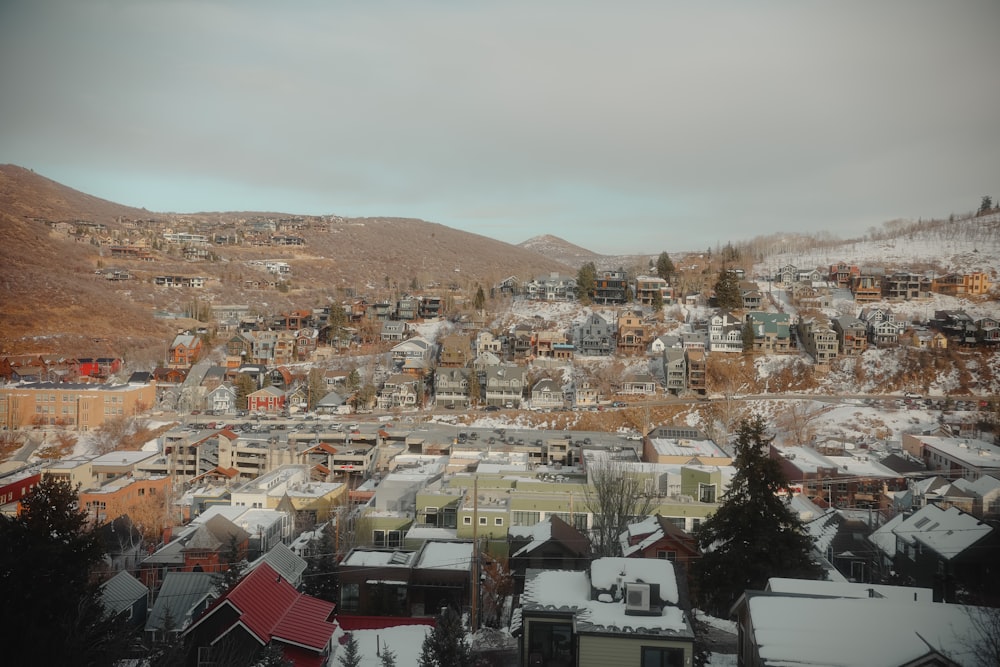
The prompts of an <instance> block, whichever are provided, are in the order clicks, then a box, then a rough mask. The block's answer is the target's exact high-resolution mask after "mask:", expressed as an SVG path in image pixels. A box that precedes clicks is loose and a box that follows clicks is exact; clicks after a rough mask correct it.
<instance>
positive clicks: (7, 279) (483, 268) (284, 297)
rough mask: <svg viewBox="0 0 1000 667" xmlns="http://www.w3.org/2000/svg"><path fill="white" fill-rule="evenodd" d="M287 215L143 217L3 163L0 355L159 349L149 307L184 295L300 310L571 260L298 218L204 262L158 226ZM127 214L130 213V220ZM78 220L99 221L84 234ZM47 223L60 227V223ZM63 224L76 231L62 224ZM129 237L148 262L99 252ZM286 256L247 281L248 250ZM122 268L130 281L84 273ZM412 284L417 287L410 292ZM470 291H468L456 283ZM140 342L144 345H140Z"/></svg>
mask: <svg viewBox="0 0 1000 667" xmlns="http://www.w3.org/2000/svg"><path fill="white" fill-rule="evenodd" d="M282 217H285V218H288V217H291V216H289V215H287V214H273V213H198V214H190V215H180V214H169V213H168V214H162V213H151V212H149V211H146V210H143V209H135V208H130V207H126V206H120V205H118V204H115V203H113V202H108V201H105V200H102V199H98V198H96V197H92V196H90V195H87V194H84V193H81V192H78V191H76V190H73V189H71V188H68V187H65V186H62V185H60V184H58V183H56V182H55V181H52V180H49V179H47V178H44V177H42V176H39V175H38V174H35V173H34V172H31V171H29V170H26V169H23V168H20V167H16V166H12V165H2V166H0V225H2V228H3V230H4V243H3V244H2V247H0V261H2V266H3V269H2V270H0V286H2V295H3V296H2V301H0V315H2V317H0V351H3V352H51V353H64V354H74V355H84V354H98V353H99V354H106V353H109V352H112V351H114V352H117V353H121V354H126V355H129V354H133V355H135V356H142V354H144V353H147V352H148V351H149V350H155V351H157V352H158V353H159V356H162V350H163V347H164V339H165V338H169V337H170V335H171V334H172V333H173V331H174V330H173V328H172V327H171V326H170V325H168V324H166V323H165V322H164V320H158V319H154V317H153V313H154V311H157V310H166V311H170V312H184V311H187V310H191V309H192V306H194V305H207V304H210V303H217V304H222V303H247V304H251V305H252V306H253V307H254V308H255V309H256V310H257V311H258V312H259V313H260V314H262V315H271V314H276V313H278V312H280V311H282V310H289V309H293V308H311V307H314V306H317V305H321V304H323V303H327V302H329V301H331V300H333V301H338V302H339V301H342V300H344V299H345V298H348V297H349V295H351V294H356V295H367V296H369V297H370V298H395V297H396V296H398V295H400V294H402V293H404V292H411V291H412V292H417V293H437V294H442V295H445V294H452V295H455V296H461V295H462V294H463V292H465V291H466V290H473V291H474V290H475V288H476V286H478V285H482V286H483V288H484V289H485V290H486V291H487V292H488V290H489V287H490V286H491V285H493V284H494V283H496V282H497V281H499V280H501V279H503V278H505V277H507V276H510V275H516V276H518V277H519V278H521V279H527V278H531V277H533V276H536V275H539V274H543V273H547V272H549V271H561V272H564V273H565V272H570V271H573V269H571V268H570V267H567V266H565V265H564V264H562V263H560V262H558V261H556V260H554V259H552V258H550V257H546V256H543V255H540V254H538V253H535V252H531V251H529V250H524V249H521V248H518V247H516V246H513V245H509V244H506V243H502V242H500V241H496V240H494V239H489V238H486V237H483V236H479V235H477V234H471V233H468V232H462V231H458V230H455V229H451V228H449V227H445V226H443V225H439V224H434V223H430V222H425V221H423V220H411V219H398V218H362V219H350V218H346V219H345V218H334V217H323V218H320V217H301V218H299V219H301V220H303V221H304V226H303V228H301V229H295V230H293V231H289V232H287V233H289V234H294V235H297V236H301V237H303V238H304V239H305V245H304V246H282V247H274V246H271V247H253V246H249V245H242V244H241V245H214V246H212V247H211V248H210V251H211V252H210V255H209V257H208V258H207V259H206V260H201V261H187V260H185V259H184V258H183V256H182V254H181V253H182V251H181V249H180V248H179V247H178V246H171V245H169V244H166V243H165V242H163V236H162V235H163V232H165V231H175V232H176V231H187V232H194V233H199V234H206V235H208V236H212V235H213V234H215V233H229V232H232V231H233V230H240V229H242V228H241V227H240V225H241V224H243V223H245V222H246V221H247V220H253V219H263V218H282ZM131 221H141V224H139V225H135V224H132V222H131ZM80 222H84V223H97V224H100V225H104V228H103V229H98V230H97V231H94V232H89V233H87V234H85V235H81V234H80V232H79V229H80V227H81V226H80V225H79V223H80ZM54 223H71V225H64V226H60V225H57V224H54ZM68 228H75V229H70V230H68ZM126 240H130V241H133V242H135V241H139V242H144V243H146V244H147V247H149V248H150V249H151V254H152V255H153V258H154V261H151V262H146V261H139V260H137V259H131V260H123V259H112V258H111V257H110V249H109V247H110V245H112V244H114V243H120V242H123V241H126ZM263 259H276V260H281V261H286V262H288V263H289V265H290V266H291V268H292V273H291V276H290V278H289V281H288V284H287V287H288V289H282V290H281V291H279V290H275V289H273V288H272V289H246V288H245V284H246V281H248V280H250V279H258V278H259V279H261V280H265V281H266V280H267V279H268V276H267V274H266V273H265V272H264V271H263V270H262V269H261V268H260V267H259V266H255V265H253V264H251V262H252V261H253V260H263ZM109 267H114V268H121V269H124V270H127V271H129V272H131V273H132V275H133V276H134V279H133V280H127V281H120V282H119V281H109V280H105V279H104V278H103V277H101V276H98V275H96V274H95V271H96V270H98V269H101V268H109ZM158 275H181V276H201V277H204V278H205V279H206V287H205V288H204V289H188V288H165V287H160V286H156V285H155V284H154V279H155V277H156V276H158ZM414 286H416V289H414ZM465 293H466V294H467V292H465ZM140 350H142V351H145V352H140Z"/></svg>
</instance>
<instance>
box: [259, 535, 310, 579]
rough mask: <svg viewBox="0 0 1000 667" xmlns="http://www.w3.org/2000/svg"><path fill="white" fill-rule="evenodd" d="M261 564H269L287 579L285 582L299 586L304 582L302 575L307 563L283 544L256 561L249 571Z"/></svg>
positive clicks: (278, 544) (276, 545)
mask: <svg viewBox="0 0 1000 667" xmlns="http://www.w3.org/2000/svg"><path fill="white" fill-rule="evenodd" d="M261 563H267V564H268V565H270V566H271V567H272V568H274V570H275V571H276V572H277V573H278V574H280V575H281V576H282V577H284V578H285V581H287V582H288V583H290V584H292V585H293V586H298V585H299V583H300V582H301V581H302V573H303V572H305V571H306V565H307V564H306V561H305V559H304V558H302V557H301V556H299V555H297V554H296V553H295V552H294V551H292V550H291V549H289V548H288V547H287V546H286V545H285V544H284V543H283V542H278V543H277V544H275V545H274V546H273V547H271V550H270V551H268V552H267V553H266V554H264V555H263V556H261V557H260V558H258V559H257V560H255V561H254V562H253V563H252V564H251V565H250V567H249V569H248V571H252V570H254V569H256V567H257V566H258V565H260V564H261Z"/></svg>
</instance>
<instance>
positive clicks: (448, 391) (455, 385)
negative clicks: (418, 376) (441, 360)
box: [434, 368, 476, 408]
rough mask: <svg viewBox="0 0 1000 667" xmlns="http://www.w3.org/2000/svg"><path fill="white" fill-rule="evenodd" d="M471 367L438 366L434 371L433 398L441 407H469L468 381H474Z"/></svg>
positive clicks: (469, 391)
mask: <svg viewBox="0 0 1000 667" xmlns="http://www.w3.org/2000/svg"><path fill="white" fill-rule="evenodd" d="M475 377H476V376H475V374H474V373H473V370H472V369H471V368H438V369H437V371H436V372H435V373H434V400H435V401H436V403H437V405H439V406H442V407H449V406H459V407H463V408H467V407H469V401H470V400H471V397H472V392H471V389H470V384H469V383H470V382H473V381H476V380H475Z"/></svg>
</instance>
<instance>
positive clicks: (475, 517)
mask: <svg viewBox="0 0 1000 667" xmlns="http://www.w3.org/2000/svg"><path fill="white" fill-rule="evenodd" d="M478 600H479V478H478V477H476V478H475V479H473V480H472V614H471V618H472V620H471V624H472V631H473V632H475V631H476V630H477V628H478V627H479V623H478V618H477V616H476V613H477V611H478V610H477V604H476V603H477V601H478Z"/></svg>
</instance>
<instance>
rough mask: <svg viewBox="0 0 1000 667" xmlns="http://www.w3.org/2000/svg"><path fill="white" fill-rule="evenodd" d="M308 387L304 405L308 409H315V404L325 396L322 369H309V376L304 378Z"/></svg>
mask: <svg viewBox="0 0 1000 667" xmlns="http://www.w3.org/2000/svg"><path fill="white" fill-rule="evenodd" d="M306 382H307V383H308V384H307V385H306V386H307V387H308V389H309V390H308V392H307V398H308V400H307V401H306V405H307V406H308V409H309V410H315V409H316V404H317V403H319V402H320V401H321V400H323V397H324V396H326V391H327V389H326V381H325V380H324V379H323V371H322V370H320V369H319V368H311V369H309V376H308V379H307V380H306Z"/></svg>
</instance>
